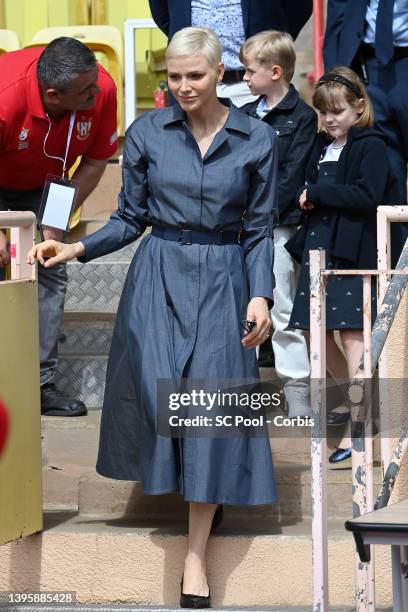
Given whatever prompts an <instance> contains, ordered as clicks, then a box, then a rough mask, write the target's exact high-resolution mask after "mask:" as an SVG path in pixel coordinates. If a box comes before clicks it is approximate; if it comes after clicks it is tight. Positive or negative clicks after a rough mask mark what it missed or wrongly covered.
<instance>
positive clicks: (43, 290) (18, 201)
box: [0, 188, 68, 385]
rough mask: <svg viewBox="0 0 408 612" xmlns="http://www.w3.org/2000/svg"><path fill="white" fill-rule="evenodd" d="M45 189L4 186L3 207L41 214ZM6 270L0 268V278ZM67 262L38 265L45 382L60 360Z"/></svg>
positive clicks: (0, 195) (0, 197)
mask: <svg viewBox="0 0 408 612" xmlns="http://www.w3.org/2000/svg"><path fill="white" fill-rule="evenodd" d="M41 195H42V190H35V191H14V190H9V189H1V188H0V210H29V211H31V212H34V213H35V214H37V213H38V209H39V206H40V202H41ZM1 273H2V270H0V280H2V277H1ZM67 280H68V278H67V272H66V264H58V265H56V266H55V267H54V268H44V267H43V266H42V265H40V264H39V266H38V305H39V322H40V364H41V379H40V380H41V385H44V384H45V383H48V382H51V381H52V380H53V378H54V376H55V372H56V369H57V363H58V336H59V333H60V327H61V321H62V315H63V312H64V300H65V292H66V288H67Z"/></svg>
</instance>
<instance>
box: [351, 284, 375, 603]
mask: <svg viewBox="0 0 408 612" xmlns="http://www.w3.org/2000/svg"><path fill="white" fill-rule="evenodd" d="M363 346H364V349H363V359H364V381H365V382H366V381H368V380H369V381H371V378H372V377H371V275H370V274H364V276H363ZM358 374H360V372H359V370H358V371H357V376H358ZM364 390H365V393H364V394H363V396H362V400H361V403H359V404H356V405H354V406H352V409H351V435H352V443H353V451H352V470H353V487H352V489H353V518H355V517H357V516H362V515H364V514H367V512H369V511H370V510H372V507H373V445H372V423H371V384H370V385H367V384H365V385H364ZM371 552H372V548H371ZM355 555H356V558H355V567H356V606H357V607H356V610H357V612H375V584H374V563H373V559H372V557H371V559H372V560H371V561H370V563H369V564H365V563H362V562H361V561H360V557H359V555H358V553H357V552H356V553H355Z"/></svg>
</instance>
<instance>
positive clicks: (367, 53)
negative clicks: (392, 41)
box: [360, 43, 408, 60]
mask: <svg viewBox="0 0 408 612" xmlns="http://www.w3.org/2000/svg"><path fill="white" fill-rule="evenodd" d="M360 50H361V53H362V55H363V57H365V58H368V59H371V58H373V57H376V55H375V49H374V47H373V46H372V45H367V44H365V43H363V44H362V45H361V47H360ZM404 57H408V47H394V55H393V56H392V58H391V59H393V60H399V59H403V58H404Z"/></svg>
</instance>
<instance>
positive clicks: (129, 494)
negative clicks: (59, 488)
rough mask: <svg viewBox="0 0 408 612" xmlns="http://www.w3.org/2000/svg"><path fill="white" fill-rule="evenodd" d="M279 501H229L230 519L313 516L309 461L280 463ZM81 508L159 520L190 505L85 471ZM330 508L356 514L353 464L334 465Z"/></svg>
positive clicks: (334, 513)
mask: <svg viewBox="0 0 408 612" xmlns="http://www.w3.org/2000/svg"><path fill="white" fill-rule="evenodd" d="M275 473H276V480H277V487H278V501H277V503H275V504H272V505H267V506H253V507H247V506H226V507H225V509H224V516H225V519H224V520H225V523H226V524H228V522H229V521H234V520H241V519H244V518H251V519H252V520H253V521H259V520H262V521H267V522H268V523H270V524H272V525H273V524H276V523H280V524H287V523H289V524H290V523H292V522H293V521H299V520H302V519H303V518H306V517H311V515H312V499H311V475H310V468H309V467H308V466H306V465H300V466H299V465H294V464H292V465H290V464H285V463H279V462H275ZM374 483H375V490H376V491H377V490H378V491H379V489H380V484H381V474H380V469H379V468H375V469H374ZM78 510H79V512H80V513H81V514H82V515H89V514H91V515H92V514H121V515H123V516H130V517H134V518H137V519H146V520H149V521H150V520H151V521H154V520H159V519H163V517H164V516H168V517H171V518H172V519H174V520H175V521H177V520H185V519H186V518H187V513H188V505H187V504H186V503H185V502H184V500H183V499H182V497H181V496H180V495H179V494H178V493H172V494H168V495H160V496H152V495H143V490H142V484H141V483H140V482H128V481H117V480H111V479H107V478H104V477H102V476H99V475H98V474H96V473H95V471H91V472H89V473H86V474H83V475H82V476H81V478H80V480H79V486H78ZM327 512H328V516H329V517H333V518H342V519H344V520H347V519H348V518H350V516H351V514H352V489H351V469H344V470H328V474H327Z"/></svg>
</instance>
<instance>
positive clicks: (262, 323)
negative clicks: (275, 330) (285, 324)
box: [241, 297, 272, 348]
mask: <svg viewBox="0 0 408 612" xmlns="http://www.w3.org/2000/svg"><path fill="white" fill-rule="evenodd" d="M247 320H248V321H255V322H256V326H255V327H254V329H253V330H252V331H251V332H250V333H249V334H247V335H246V336H244V337H243V338H242V340H241V342H242V345H243V346H244V347H246V348H255V347H256V346H259V345H260V344H262V343H263V342H265V340H266V338H267V337H268V336H269V331H270V329H271V326H272V322H271V320H270V318H269V309H268V301H267V300H266V299H265V298H263V297H255V298H252V300H251V301H250V302H249V304H248V308H247Z"/></svg>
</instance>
